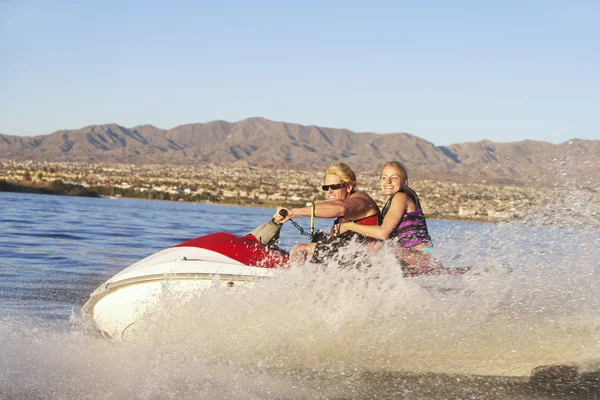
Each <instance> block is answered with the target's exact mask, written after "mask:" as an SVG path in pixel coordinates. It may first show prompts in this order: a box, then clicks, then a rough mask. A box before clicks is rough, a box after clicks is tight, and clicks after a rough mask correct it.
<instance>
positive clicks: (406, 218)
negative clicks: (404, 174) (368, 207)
mask: <svg viewBox="0 0 600 400" xmlns="http://www.w3.org/2000/svg"><path fill="white" fill-rule="evenodd" d="M399 192H402V193H404V194H406V195H407V196H408V197H410V198H411V199H412V201H414V202H415V206H416V210H415V211H413V212H409V213H407V212H406V211H405V212H404V214H403V215H402V218H401V219H400V222H399V223H398V226H396V227H395V228H394V229H393V230H392V232H391V233H390V236H389V238H390V239H393V238H397V239H398V243H399V244H400V246H402V247H405V248H412V247H415V246H417V245H419V244H422V243H426V244H429V245H432V243H433V242H432V240H431V236H429V231H428V230H427V221H426V220H425V214H423V210H422V208H421V202H420V201H419V196H417V194H416V193H415V192H414V191H413V190H412V189H411V188H409V187H408V186H405V187H403V188H402V189H400V190H399ZM396 193H398V192H396ZM396 193H394V194H393V195H392V196H390V198H389V199H388V201H387V202H386V203H385V205H384V206H383V210H382V212H381V214H380V217H379V224H381V223H382V222H383V219H384V218H385V215H386V214H387V212H388V210H389V208H390V206H391V204H392V199H393V198H394V196H395V195H396Z"/></svg>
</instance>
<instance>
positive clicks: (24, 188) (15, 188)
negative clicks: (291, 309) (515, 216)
mask: <svg viewBox="0 0 600 400" xmlns="http://www.w3.org/2000/svg"><path fill="white" fill-rule="evenodd" d="M48 186H49V185H46V186H35V185H31V186H29V185H20V184H16V183H12V182H6V181H0V193H2V192H8V193H29V194H41V195H51V196H72V197H90V198H103V199H114V200H119V199H132V200H147V201H168V202H174V203H199V204H213V205H217V206H229V207H251V208H266V209H275V208H277V207H279V206H287V207H302V206H304V203H297V202H293V203H291V202H285V201H284V202H275V201H267V202H263V203H243V202H237V203H229V202H218V201H208V200H201V201H197V200H184V199H181V198H180V199H177V200H173V199H154V198H147V197H137V196H123V195H117V196H115V195H104V194H99V193H98V192H95V191H93V190H87V191H85V192H75V193H70V192H69V189H72V188H69V187H68V186H67V187H66V188H64V189H63V190H61V191H58V190H53V189H51V188H50V187H48ZM71 186H72V185H71ZM75 189H79V188H75ZM426 216H427V219H430V220H437V221H457V222H480V223H492V224H494V223H499V222H503V221H500V220H492V219H489V218H483V217H480V218H477V217H461V216H459V215H454V214H437V213H435V214H434V213H432V214H426Z"/></svg>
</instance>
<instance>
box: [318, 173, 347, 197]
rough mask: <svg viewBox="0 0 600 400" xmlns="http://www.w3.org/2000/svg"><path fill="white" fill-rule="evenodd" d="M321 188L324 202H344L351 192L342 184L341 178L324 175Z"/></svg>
mask: <svg viewBox="0 0 600 400" xmlns="http://www.w3.org/2000/svg"><path fill="white" fill-rule="evenodd" d="M322 188H323V190H324V191H325V200H327V201H333V200H344V199H346V198H347V197H348V195H349V194H350V191H351V190H352V187H350V186H349V185H347V184H344V182H343V181H342V178H340V177H339V176H337V175H325V180H324V181H323V187H322Z"/></svg>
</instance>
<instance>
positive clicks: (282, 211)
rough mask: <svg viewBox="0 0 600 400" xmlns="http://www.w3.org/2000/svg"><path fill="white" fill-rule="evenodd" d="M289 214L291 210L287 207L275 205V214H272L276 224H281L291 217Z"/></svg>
mask: <svg viewBox="0 0 600 400" xmlns="http://www.w3.org/2000/svg"><path fill="white" fill-rule="evenodd" d="M290 215H291V212H290V210H289V209H287V208H285V207H277V210H275V214H274V215H273V221H275V223H276V224H279V225H281V224H283V223H285V222H287V221H289V220H290V219H291V217H290Z"/></svg>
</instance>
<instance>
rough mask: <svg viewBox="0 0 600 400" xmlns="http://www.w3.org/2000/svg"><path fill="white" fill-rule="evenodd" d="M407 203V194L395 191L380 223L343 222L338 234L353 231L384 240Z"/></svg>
mask: <svg viewBox="0 0 600 400" xmlns="http://www.w3.org/2000/svg"><path fill="white" fill-rule="evenodd" d="M407 205H408V196H407V195H405V194H404V193H400V192H399V193H396V194H395V195H394V198H393V199H392V204H391V205H390V208H389V210H388V212H387V214H386V215H385V217H384V219H383V222H382V223H381V225H360V224H356V223H354V222H345V223H343V224H341V226H340V234H341V233H344V232H346V231H353V232H356V233H360V234H361V235H365V236H370V237H372V238H375V239H380V240H385V239H387V238H389V237H390V234H391V233H392V231H393V230H394V228H395V227H397V226H398V224H399V223H400V220H401V219H402V216H403V215H404V211H406V207H407Z"/></svg>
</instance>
